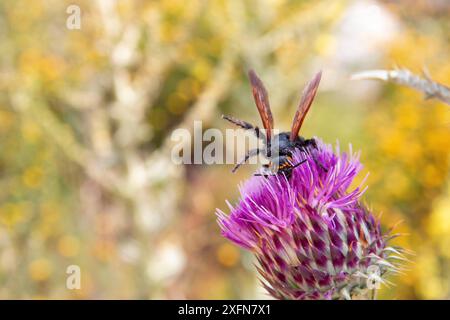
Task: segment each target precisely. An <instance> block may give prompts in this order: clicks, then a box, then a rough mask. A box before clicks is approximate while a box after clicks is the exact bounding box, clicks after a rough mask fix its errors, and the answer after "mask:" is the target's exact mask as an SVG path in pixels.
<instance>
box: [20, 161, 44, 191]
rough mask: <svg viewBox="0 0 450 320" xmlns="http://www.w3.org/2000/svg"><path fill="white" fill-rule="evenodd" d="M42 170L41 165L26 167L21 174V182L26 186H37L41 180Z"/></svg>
mask: <svg viewBox="0 0 450 320" xmlns="http://www.w3.org/2000/svg"><path fill="white" fill-rule="evenodd" d="M43 176H44V172H43V170H42V168H41V167H38V166H33V167H30V168H27V169H26V170H25V172H24V173H23V175H22V181H23V184H24V185H25V186H26V187H28V188H37V187H39V186H40V184H41V182H42V177H43Z"/></svg>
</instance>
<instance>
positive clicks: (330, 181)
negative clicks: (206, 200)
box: [217, 139, 396, 299]
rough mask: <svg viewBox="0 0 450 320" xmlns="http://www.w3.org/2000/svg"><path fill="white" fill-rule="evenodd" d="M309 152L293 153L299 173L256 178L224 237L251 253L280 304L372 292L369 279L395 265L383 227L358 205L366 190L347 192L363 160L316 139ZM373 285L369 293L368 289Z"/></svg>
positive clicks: (244, 189) (226, 220)
mask: <svg viewBox="0 0 450 320" xmlns="http://www.w3.org/2000/svg"><path fill="white" fill-rule="evenodd" d="M316 141H317V148H312V147H311V148H310V149H309V153H308V154H307V153H305V152H302V151H300V150H298V151H296V152H294V154H293V163H299V162H300V161H302V160H304V159H306V162H305V163H303V164H302V165H300V166H298V167H297V168H295V169H294V170H293V172H292V175H291V177H290V178H289V179H287V178H286V177H285V176H284V175H283V174H278V175H274V176H270V177H268V178H265V177H261V176H254V177H252V178H250V179H249V180H248V181H247V182H246V183H245V184H244V185H243V186H241V188H240V193H241V199H240V201H239V203H238V204H237V205H235V206H232V205H231V204H229V203H228V205H229V207H230V210H231V213H230V214H229V215H226V214H225V213H224V212H223V211H221V210H217V216H218V223H219V225H220V227H221V230H222V234H223V235H224V236H225V237H226V238H228V239H229V240H231V241H233V242H234V243H236V244H237V245H239V246H241V247H243V248H245V249H248V250H250V251H252V252H253V253H254V254H255V256H256V259H257V260H258V264H259V266H257V268H258V271H259V273H260V275H261V276H262V278H263V279H262V283H263V285H264V286H265V288H266V289H267V291H268V292H269V293H270V294H271V295H272V296H273V297H275V298H278V299H340V298H352V297H356V296H360V295H366V294H368V289H374V287H371V286H370V283H369V282H368V280H370V281H372V280H375V286H376V285H377V283H376V282H378V283H379V282H383V281H384V280H383V278H382V276H383V275H384V274H385V273H386V271H388V270H389V269H395V266H394V265H392V264H391V263H390V262H388V261H387V259H388V253H389V252H391V251H392V250H394V251H396V250H395V249H394V248H390V247H388V246H387V244H386V239H385V237H383V235H382V232H381V228H380V224H379V222H378V221H377V220H376V219H375V218H374V216H373V215H372V213H371V212H370V211H369V210H368V208H367V207H366V206H365V205H364V204H363V203H361V201H360V197H361V194H362V193H363V192H364V189H361V187H356V188H354V189H352V190H349V188H350V185H351V183H352V181H353V179H354V178H355V176H356V175H357V174H358V172H359V171H360V169H361V167H362V166H361V164H360V162H359V155H358V154H353V153H352V151H351V149H350V152H349V153H340V151H339V147H337V148H336V153H334V152H333V150H332V148H331V146H329V145H326V144H324V143H323V142H322V141H320V140H319V139H316ZM368 287H369V288H368Z"/></svg>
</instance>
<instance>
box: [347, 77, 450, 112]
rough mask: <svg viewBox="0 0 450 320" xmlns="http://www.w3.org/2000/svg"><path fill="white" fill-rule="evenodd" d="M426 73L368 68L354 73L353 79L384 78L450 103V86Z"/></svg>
mask: <svg viewBox="0 0 450 320" xmlns="http://www.w3.org/2000/svg"><path fill="white" fill-rule="evenodd" d="M424 74H425V78H422V77H419V76H418V75H415V74H414V73H412V72H411V71H409V70H407V69H396V70H367V71H362V72H358V73H355V74H353V75H352V77H351V80H367V79H374V80H382V81H387V82H389V81H390V82H394V83H397V84H400V85H404V86H408V87H411V88H413V89H416V90H418V91H421V92H423V93H424V94H425V97H426V99H431V98H435V99H439V100H441V101H443V102H445V103H446V104H448V105H450V88H448V87H447V86H444V85H443V84H439V83H437V82H435V81H433V80H432V79H431V77H430V76H429V75H428V74H427V73H424Z"/></svg>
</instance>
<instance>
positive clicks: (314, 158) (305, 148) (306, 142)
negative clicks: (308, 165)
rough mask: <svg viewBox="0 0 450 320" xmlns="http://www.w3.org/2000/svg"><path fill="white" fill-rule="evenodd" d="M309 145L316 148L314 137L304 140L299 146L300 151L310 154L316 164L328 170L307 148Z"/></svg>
mask: <svg viewBox="0 0 450 320" xmlns="http://www.w3.org/2000/svg"><path fill="white" fill-rule="evenodd" d="M309 146H312V147H313V148H317V143H316V140H314V139H308V140H305V143H304V145H303V146H302V147H301V149H302V151H303V152H305V153H306V154H307V155H310V156H311V157H312V158H313V160H314V162H315V163H316V165H318V166H319V167H320V168H321V169H322V170H323V171H325V172H328V169H327V168H325V167H324V166H323V164H321V163H320V161H319V160H318V159H317V158H316V157H315V156H314V154H312V153H311V151H310V150H309V149H308V147H309Z"/></svg>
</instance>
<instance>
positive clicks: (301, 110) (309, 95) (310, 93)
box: [289, 71, 322, 141]
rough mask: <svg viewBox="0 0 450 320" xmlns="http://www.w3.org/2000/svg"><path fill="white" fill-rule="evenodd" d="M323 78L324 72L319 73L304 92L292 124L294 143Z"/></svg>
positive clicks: (291, 138) (291, 136)
mask: <svg viewBox="0 0 450 320" xmlns="http://www.w3.org/2000/svg"><path fill="white" fill-rule="evenodd" d="M321 77H322V71H319V72H318V73H317V74H316V75H315V76H314V77H313V78H312V80H311V81H310V82H309V83H308V85H307V86H306V87H305V89H304V90H303V93H302V98H301V100H300V104H299V105H298V108H297V112H296V113H295V116H294V121H293V122H292V129H291V135H290V137H289V138H290V140H291V141H294V140H295V139H296V138H297V137H298V133H299V131H300V128H301V127H302V124H303V121H304V120H305V117H306V114H307V113H308V111H309V108H310V107H311V104H312V102H313V100H314V97H315V95H316V92H317V88H318V87H319V83H320V79H321Z"/></svg>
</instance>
